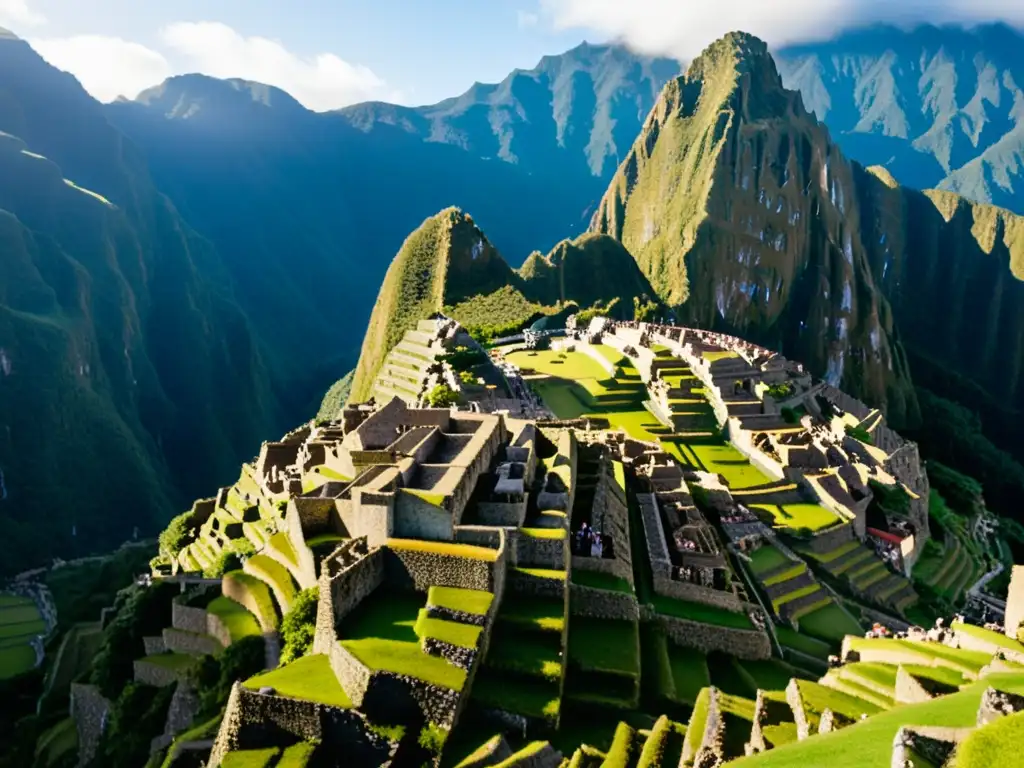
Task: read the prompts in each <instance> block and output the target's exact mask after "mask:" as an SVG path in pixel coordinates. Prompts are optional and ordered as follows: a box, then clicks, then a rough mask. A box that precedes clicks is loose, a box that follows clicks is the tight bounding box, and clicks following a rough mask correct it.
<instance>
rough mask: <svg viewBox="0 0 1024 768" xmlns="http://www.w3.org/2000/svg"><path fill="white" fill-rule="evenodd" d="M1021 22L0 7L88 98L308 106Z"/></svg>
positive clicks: (61, 1) (329, 7) (1022, 16)
mask: <svg viewBox="0 0 1024 768" xmlns="http://www.w3.org/2000/svg"><path fill="white" fill-rule="evenodd" d="M990 20H1002V21H1006V22H1009V23H1011V24H1013V25H1015V26H1024V2H1021V0H898V2H894V1H893V0H712V1H711V2H709V0H333V1H329V0H289V2H287V3H285V2H282V1H281V0H206V1H205V2H201V1H200V0H172V1H166V2H165V0H0V26H5V27H8V28H10V29H13V30H14V31H15V32H16V33H18V34H19V35H20V36H21V37H23V38H25V39H27V40H28V41H29V43H31V44H32V45H33V47H35V48H36V50H38V51H39V52H40V53H41V54H42V55H43V56H44V57H45V58H46V59H47V60H49V61H50V62H51V63H53V64H54V65H56V66H58V67H60V68H62V69H65V70H68V71H70V72H72V73H73V74H75V75H76V76H77V77H78V78H79V80H81V81H82V84H83V85H84V86H85V87H86V89H87V90H89V91H90V93H92V94H93V95H94V96H96V97H97V98H99V99H102V100H110V99H113V98H115V97H116V96H118V95H122V94H123V95H126V96H129V97H133V96H135V95H136V94H137V93H138V92H139V91H140V90H142V89H143V88H146V87H149V86H151V85H156V84H158V83H159V82H161V81H162V80H163V79H164V78H166V77H168V76H170V75H173V74H181V73H185V72H196V71H198V72H203V73H205V74H210V75H212V76H215V77H242V78H246V79H250V80H257V81H261V82H265V83H269V84H271V85H276V86H278V87H281V88H284V89H285V90H287V91H289V92H290V93H291V94H292V95H293V96H295V97H296V98H298V99H299V101H301V102H302V103H304V104H305V105H306V106H308V107H310V108H311V109H318V110H323V109H331V108H336V107H339V106H343V105H345V104H351V103H354V102H357V101H364V100H367V99H383V100H388V101H397V102H400V103H404V104H424V103H432V102H435V101H438V100H440V99H442V98H446V97H449V96H455V95H458V94H459V93H461V92H463V91H464V90H466V88H468V87H469V86H470V85H472V83H473V82H474V81H480V82H497V81H499V80H501V79H502V78H504V77H505V76H506V75H507V74H508V73H509V72H510V71H511V70H512V69H514V68H516V67H523V68H529V67H532V66H534V65H535V64H536V62H537V60H538V59H539V58H540V57H541V56H542V55H544V54H549V53H561V52H562V51H565V50H567V49H569V48H571V47H573V46H575V45H577V44H578V43H580V42H581V41H582V40H584V39H586V40H589V41H590V42H603V41H607V40H613V39H615V40H624V41H625V42H627V43H628V44H629V45H631V46H632V47H633V48H635V49H636V50H638V51H641V52H644V53H650V54H661V55H671V56H675V57H676V58H679V59H681V60H686V59H688V58H690V57H692V56H694V55H695V54H696V53H698V52H699V51H700V50H701V49H702V48H703V47H704V46H705V45H707V44H708V43H710V42H711V41H712V40H714V39H715V38H717V37H719V36H720V35H722V34H724V33H725V32H728V31H730V30H733V29H743V30H745V31H748V32H752V33H754V34H757V35H760V36H761V37H763V38H764V39H766V40H767V41H768V43H769V44H773V45H780V44H784V43H790V42H798V41H805V40H810V39H822V38H826V37H829V36H831V35H833V34H835V33H836V32H838V31H840V30H841V29H843V28H846V27H850V26H855V25H858V24H864V23H869V22H874V21H886V22H893V23H898V24H905V25H910V24H914V23H917V22H920V21H932V22H954V23H964V24H972V23H977V22H982V21H990Z"/></svg>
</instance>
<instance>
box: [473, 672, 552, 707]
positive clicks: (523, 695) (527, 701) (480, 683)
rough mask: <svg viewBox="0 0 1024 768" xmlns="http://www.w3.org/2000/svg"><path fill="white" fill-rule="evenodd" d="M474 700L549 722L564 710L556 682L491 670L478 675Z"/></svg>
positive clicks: (474, 689) (477, 702) (474, 687)
mask: <svg viewBox="0 0 1024 768" xmlns="http://www.w3.org/2000/svg"><path fill="white" fill-rule="evenodd" d="M472 697H473V701H474V702H475V703H476V704H482V705H484V706H487V707H494V708H496V709H503V710H505V711H508V712H514V713H516V714H520V715H524V716H526V717H534V718H543V719H548V720H550V719H552V718H555V717H557V716H558V713H559V710H560V709H561V699H560V698H559V695H558V684H557V683H555V682H551V681H548V680H543V679H541V678H523V677H516V676H514V675H508V674H504V673H502V672H500V671H498V670H491V669H488V668H484V669H481V670H479V671H478V672H477V677H476V680H475V681H474V683H473V693H472ZM471 706H472V705H471Z"/></svg>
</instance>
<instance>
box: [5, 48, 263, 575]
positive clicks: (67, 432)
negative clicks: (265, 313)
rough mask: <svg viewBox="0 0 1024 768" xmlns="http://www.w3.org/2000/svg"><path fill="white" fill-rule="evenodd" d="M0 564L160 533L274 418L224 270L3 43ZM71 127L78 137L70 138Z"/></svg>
mask: <svg viewBox="0 0 1024 768" xmlns="http://www.w3.org/2000/svg"><path fill="white" fill-rule="evenodd" d="M0 71H3V72H17V73H18V76H17V77H4V78H3V79H2V83H3V84H2V85H0V131H2V132H3V133H2V135H0V249H2V251H3V253H4V258H3V259H2V266H0V374H2V375H0V391H2V395H0V424H2V425H3V429H2V431H0V471H2V472H3V493H2V500H0V563H2V565H0V568H2V569H3V570H4V571H8V572H9V571H14V570H17V569H19V568H23V567H28V566H30V565H33V564H38V563H39V562H40V561H42V560H45V559H47V558H49V557H53V556H58V555H61V556H67V555H69V554H79V553H88V552H90V551H94V550H98V549H102V548H109V547H110V546H113V545H116V544H119V543H120V542H122V541H124V540H126V539H129V538H131V537H132V535H133V533H135V532H136V530H137V531H138V533H139V534H142V535H145V534H147V533H152V532H154V531H156V530H157V529H158V528H159V527H161V526H162V525H163V523H165V522H166V520H167V518H168V517H169V516H170V514H171V511H172V510H174V509H175V508H176V506H177V505H178V504H180V500H181V499H182V498H186V497H188V496H190V495H193V494H195V493H196V492H197V491H198V489H200V488H203V487H208V486H209V484H210V483H218V482H221V481H222V478H223V476H224V475H226V474H229V473H230V472H231V465H232V464H235V463H236V462H237V461H238V459H239V458H242V457H243V456H244V455H246V453H247V452H250V451H251V450H252V448H253V446H254V445H256V444H258V442H259V438H260V436H261V435H263V434H265V433H266V431H267V430H269V429H273V428H274V427H275V426H276V425H277V424H278V414H277V409H276V407H275V404H274V398H273V395H272V393H271V391H270V386H269V381H268V376H267V373H266V370H265V368H264V366H263V362H262V360H261V357H260V354H259V351H258V349H257V344H256V342H255V340H254V339H253V337H252V335H251V333H250V331H249V328H248V325H247V322H246V319H245V317H244V315H243V314H242V313H241V312H240V311H239V309H238V307H237V305H236V304H235V303H234V300H233V298H232V296H231V290H230V286H229V284H228V281H226V280H225V279H224V278H223V268H222V265H221V264H220V262H219V259H218V257H217V255H216V253H215V251H214V250H213V248H212V247H211V246H210V244H209V243H208V242H206V241H205V240H203V239H202V238H200V237H199V236H197V235H196V234H195V233H194V232H193V231H192V230H191V229H190V228H189V227H188V225H187V224H186V223H185V222H184V221H183V220H182V219H181V217H180V216H179V215H178V213H177V212H176V211H175V209H174V207H173V206H172V205H171V204H170V203H169V202H168V201H167V200H166V198H164V197H163V196H161V195H160V194H159V193H158V192H157V191H156V189H155V188H154V187H153V185H152V183H151V182H150V180H149V177H148V173H147V171H146V168H145V165H144V163H143V162H142V160H141V158H140V156H139V155H138V153H137V151H136V150H135V148H134V147H133V146H132V145H131V144H130V143H129V142H127V141H125V140H124V138H123V137H122V136H121V135H120V134H119V133H118V132H117V131H116V130H114V129H113V128H111V127H110V125H109V124H108V123H107V121H106V120H105V118H104V117H103V114H102V111H101V109H100V106H99V104H97V103H96V102H95V101H93V100H92V99H91V98H90V97H89V96H88V95H87V94H86V93H85V91H84V90H82V89H81V87H80V86H79V84H78V83H77V81H75V80H74V78H72V77H70V76H69V75H65V74H63V73H60V72H58V71H57V70H55V69H53V68H52V67H49V66H48V65H46V64H45V63H44V62H43V61H42V59H40V58H39V57H38V56H37V55H36V54H35V53H34V52H33V51H32V50H31V48H30V47H29V46H28V45H27V44H26V43H24V42H21V41H20V40H18V39H17V38H14V37H13V36H5V37H3V38H0ZM68 126H73V127H74V128H73V130H69V129H68Z"/></svg>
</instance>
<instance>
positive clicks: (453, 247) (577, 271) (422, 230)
mask: <svg viewBox="0 0 1024 768" xmlns="http://www.w3.org/2000/svg"><path fill="white" fill-rule="evenodd" d="M653 293H654V291H653V289H652V288H651V286H650V284H649V283H648V282H647V280H646V279H645V278H644V277H643V275H642V274H641V273H640V270H639V269H638V268H637V265H636V262H634V261H633V259H632V257H630V255H629V253H628V252H627V251H626V250H625V249H623V248H622V246H621V245H620V244H619V243H617V242H616V241H615V240H613V239H612V238H610V237H607V236H604V235H593V234H587V235H583V236H582V237H579V238H577V239H576V240H573V241H570V240H565V241H563V242H561V243H559V244H558V245H556V246H555V248H554V249H552V251H551V253H549V254H548V255H546V256H543V255H541V254H540V253H539V252H536V253H533V254H531V256H530V257H529V259H528V260H527V262H526V263H525V264H524V265H523V267H522V268H521V269H520V270H518V271H517V270H514V269H512V268H511V267H510V266H509V265H508V263H507V262H506V261H505V260H504V259H503V258H502V256H501V254H500V253H498V250H497V249H496V248H495V247H494V245H492V244H491V242H490V241H489V240H488V239H487V236H486V235H485V234H484V233H483V232H482V231H481V229H480V227H478V226H477V224H476V222H475V221H474V220H473V218H472V217H471V216H469V215H468V214H467V213H464V212H463V211H461V210H459V209H457V208H448V209H446V210H444V211H441V212H440V213H438V214H436V215H434V216H431V217H430V218H428V219H427V220H426V221H424V222H423V223H422V224H421V225H420V226H419V227H418V228H417V229H416V230H415V231H414V232H413V233H412V234H410V235H409V237H408V238H406V240H405V243H404V244H403V245H402V247H401V249H400V250H399V251H398V254H397V255H396V256H395V258H394V260H393V261H392V262H391V266H390V267H389V268H388V272H387V275H386V276H385V277H384V282H383V284H382V285H381V288H380V292H379V293H378V295H377V302H376V304H374V307H373V314H372V315H371V317H370V323H369V326H368V328H367V331H366V336H365V337H364V339H363V348H362V354H361V355H360V356H359V365H358V367H357V368H356V372H355V378H354V380H353V382H352V385H351V398H352V400H354V401H355V402H362V401H364V400H367V399H368V398H369V397H370V395H371V394H372V392H373V383H374V378H375V377H376V376H377V373H378V371H379V370H380V367H381V365H382V364H383V361H384V358H385V357H387V354H388V352H390V351H391V349H392V348H393V347H394V346H395V345H396V344H398V342H399V341H401V339H402V336H403V335H404V334H405V332H406V331H408V330H411V329H413V328H415V327H416V323H417V322H418V321H420V320H423V319H426V318H428V317H430V316H431V315H432V314H434V313H435V312H440V311H443V312H445V313H446V314H448V315H450V316H452V317H454V318H455V319H457V320H458V321H459V322H460V323H462V324H463V326H465V327H466V328H469V329H471V330H476V329H478V328H479V326H480V324H481V323H486V324H487V325H488V326H490V327H497V328H505V327H507V328H508V330H510V331H512V332H514V331H515V330H516V329H518V328H520V327H522V326H523V325H525V324H526V323H528V322H530V321H531V320H533V319H535V318H537V317H539V316H541V315H544V314H551V313H553V312H555V311H557V310H558V309H561V308H563V307H566V306H568V305H570V304H575V305H577V306H580V307H590V306H593V305H595V304H597V303H599V302H600V303H602V305H604V307H605V308H606V309H607V304H608V303H609V302H613V301H614V302H616V305H615V307H616V308H619V307H621V309H617V311H618V312H620V313H622V314H623V315H624V316H628V317H632V313H633V307H634V301H640V300H642V299H646V298H647V297H650V296H653ZM337 386H338V387H339V388H342V387H343V386H344V385H343V383H342V382H338V385H337ZM335 400H336V398H328V401H329V402H331V403H333V402H334V401H335Z"/></svg>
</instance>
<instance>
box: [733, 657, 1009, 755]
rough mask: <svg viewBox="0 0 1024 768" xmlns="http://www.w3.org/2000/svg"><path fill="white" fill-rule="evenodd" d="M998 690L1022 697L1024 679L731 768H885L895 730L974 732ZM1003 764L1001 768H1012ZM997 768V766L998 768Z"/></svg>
mask: <svg viewBox="0 0 1024 768" xmlns="http://www.w3.org/2000/svg"><path fill="white" fill-rule="evenodd" d="M990 684H991V685H994V686H995V687H996V688H998V689H999V690H1005V691H1009V692H1011V693H1017V694H1024V675H1020V674H997V675H992V676H991V677H989V678H987V679H986V680H983V681H979V682H977V683H974V684H972V685H970V686H968V687H967V688H965V689H963V690H962V691H960V692H958V693H954V694H950V695H948V696H942V697H940V698H937V699H933V700H931V701H928V702H924V703H922V704H910V705H906V706H902V707H895V708H893V709H891V710H889V711H887V712H882V713H879V714H877V715H874V716H872V717H870V718H868V719H867V720H866V721H864V722H859V723H856V724H854V725H851V726H849V727H848V728H843V729H842V730H839V731H835V732H833V733H829V734H825V735H823V736H815V737H813V738H811V739H807V740H806V741H802V742H798V743H796V744H787V745H784V746H780V747H778V748H777V749H773V750H771V751H769V752H764V753H762V754H760V755H754V756H751V757H746V758H741V759H740V760H738V761H736V763H735V764H732V765H730V768H733V765H734V766H735V768H803V767H804V766H827V768H865V766H887V765H889V762H890V759H891V756H892V740H893V737H894V736H895V734H896V731H897V730H898V729H899V728H900V727H901V726H903V725H906V724H907V723H913V724H914V725H935V726H944V727H953V728H966V727H973V726H974V725H975V723H976V720H977V714H978V703H979V701H980V700H981V694H982V692H983V691H984V690H985V688H986V687H987V686H988V685H990ZM1011 764H1012V763H1002V764H1001V765H1011ZM996 765H1000V763H996Z"/></svg>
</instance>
